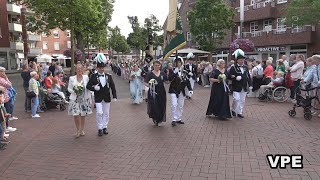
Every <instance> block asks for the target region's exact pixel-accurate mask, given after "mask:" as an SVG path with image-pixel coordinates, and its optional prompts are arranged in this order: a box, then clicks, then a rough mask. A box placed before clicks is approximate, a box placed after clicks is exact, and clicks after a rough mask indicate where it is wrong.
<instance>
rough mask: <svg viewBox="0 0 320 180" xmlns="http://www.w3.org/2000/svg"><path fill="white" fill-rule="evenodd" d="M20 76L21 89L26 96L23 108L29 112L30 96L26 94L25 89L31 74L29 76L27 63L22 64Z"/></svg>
mask: <svg viewBox="0 0 320 180" xmlns="http://www.w3.org/2000/svg"><path fill="white" fill-rule="evenodd" d="M21 77H22V80H23V89H24V92H25V94H26V98H25V101H24V110H25V111H26V112H29V111H30V112H31V98H29V97H28V96H27V91H28V89H29V81H30V79H31V76H30V71H29V68H28V65H27V64H25V65H23V67H22V72H21Z"/></svg>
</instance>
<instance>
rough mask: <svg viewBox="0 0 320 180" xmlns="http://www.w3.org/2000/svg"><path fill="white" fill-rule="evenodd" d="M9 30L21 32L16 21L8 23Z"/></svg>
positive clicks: (20, 26) (20, 27) (19, 25)
mask: <svg viewBox="0 0 320 180" xmlns="http://www.w3.org/2000/svg"><path fill="white" fill-rule="evenodd" d="M8 25H9V31H10V32H22V25H21V24H17V23H8Z"/></svg>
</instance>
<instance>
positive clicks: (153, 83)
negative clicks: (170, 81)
mask: <svg viewBox="0 0 320 180" xmlns="http://www.w3.org/2000/svg"><path fill="white" fill-rule="evenodd" d="M157 84H158V81H157V80H155V79H150V81H149V85H150V86H153V85H157Z"/></svg>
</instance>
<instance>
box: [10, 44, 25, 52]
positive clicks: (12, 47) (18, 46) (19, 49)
mask: <svg viewBox="0 0 320 180" xmlns="http://www.w3.org/2000/svg"><path fill="white" fill-rule="evenodd" d="M10 48H11V49H13V50H18V51H23V43H22V42H10Z"/></svg>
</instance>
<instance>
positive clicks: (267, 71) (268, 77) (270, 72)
mask: <svg viewBox="0 0 320 180" xmlns="http://www.w3.org/2000/svg"><path fill="white" fill-rule="evenodd" d="M272 61H273V59H272V57H269V58H268V60H267V61H266V65H267V67H266V69H265V70H264V72H263V75H264V77H265V81H264V84H269V83H270V82H271V79H272V78H273V75H274V70H273V67H272Z"/></svg>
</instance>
